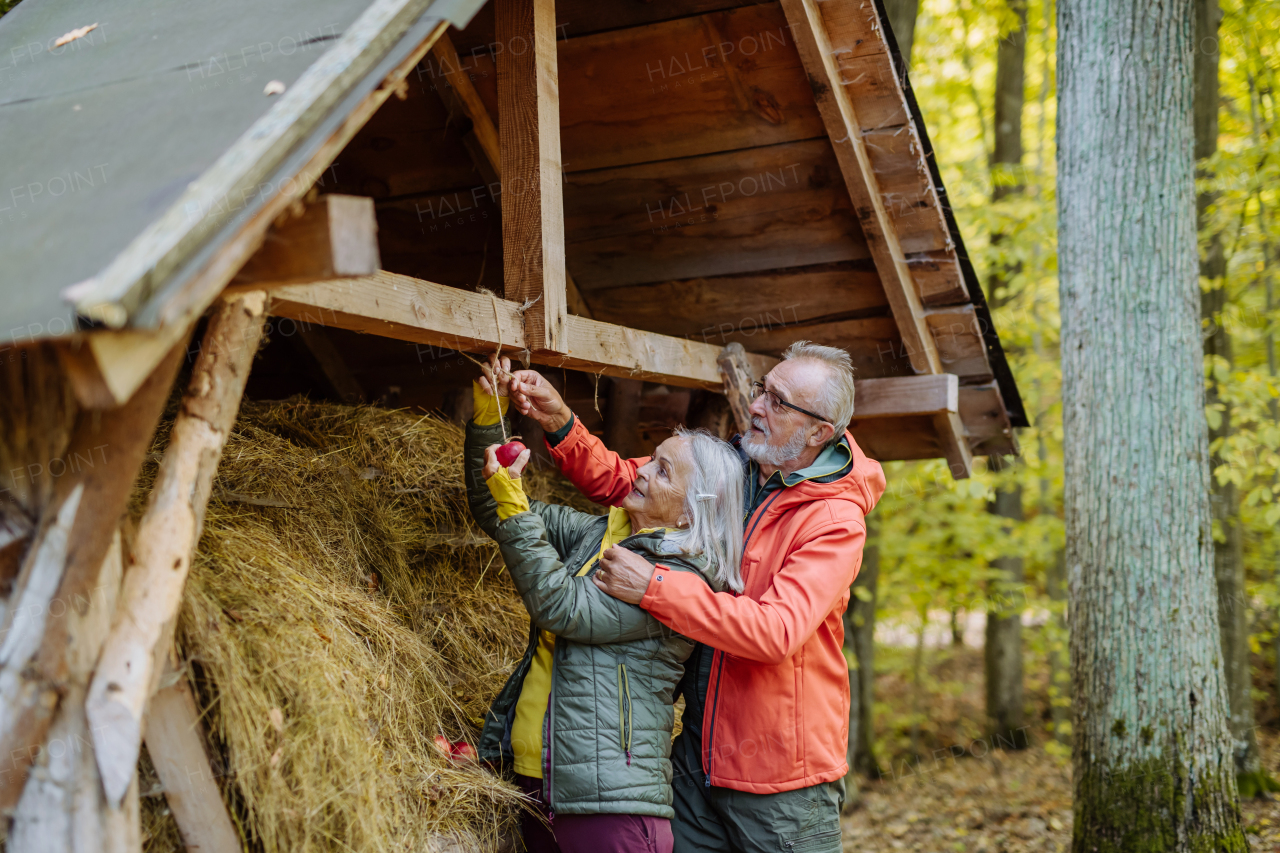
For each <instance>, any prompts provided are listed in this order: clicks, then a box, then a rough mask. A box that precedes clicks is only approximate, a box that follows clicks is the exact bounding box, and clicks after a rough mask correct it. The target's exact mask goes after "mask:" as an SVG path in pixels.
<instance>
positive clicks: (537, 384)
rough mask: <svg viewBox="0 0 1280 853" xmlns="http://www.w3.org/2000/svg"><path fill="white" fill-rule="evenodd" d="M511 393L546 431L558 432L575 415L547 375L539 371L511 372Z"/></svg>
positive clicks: (518, 405) (514, 402)
mask: <svg viewBox="0 0 1280 853" xmlns="http://www.w3.org/2000/svg"><path fill="white" fill-rule="evenodd" d="M509 375H510V380H509V381H508V384H507V396H508V397H510V398H511V403H512V405H514V406H515V407H516V410H517V411H519V412H520V414H522V415H528V416H529V417H531V418H533V420H534V421H536V422H537V424H538V426H540V427H542V429H543V430H544V431H546V432H555V431H556V430H558V429H561V428H563V427H564V425H565V424H567V423H569V421H570V420H571V419H572V418H573V412H572V411H571V410H570V409H569V407H568V406H567V405H565V402H564V398H563V397H561V396H560V392H559V391H557V390H556V389H555V386H554V385H552V384H551V383H550V382H548V381H547V378H546V377H545V376H543V375H542V374H541V373H539V372H538V371H536V370H517V371H516V372H514V373H511V374H509Z"/></svg>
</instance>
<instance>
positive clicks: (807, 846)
mask: <svg viewBox="0 0 1280 853" xmlns="http://www.w3.org/2000/svg"><path fill="white" fill-rule="evenodd" d="M782 850H783V851H784V853H840V851H841V850H842V847H841V843H840V830H839V828H836V829H828V830H825V831H823V832H814V833H811V834H809V835H802V836H800V837H799V838H794V839H791V840H788V841H784V842H782Z"/></svg>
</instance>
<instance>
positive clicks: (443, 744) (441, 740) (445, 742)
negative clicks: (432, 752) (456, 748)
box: [433, 735, 453, 755]
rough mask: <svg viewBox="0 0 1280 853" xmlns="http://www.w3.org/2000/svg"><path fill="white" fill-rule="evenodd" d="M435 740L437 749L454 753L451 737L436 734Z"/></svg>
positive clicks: (448, 753) (450, 753)
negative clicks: (450, 741)
mask: <svg viewBox="0 0 1280 853" xmlns="http://www.w3.org/2000/svg"><path fill="white" fill-rule="evenodd" d="M433 740H434V741H435V744H436V749H438V750H440V751H441V752H443V753H444V754H445V755H453V745H452V744H450V743H449V739H448V738H447V737H445V736H444V735H436V736H435V737H434V738H433Z"/></svg>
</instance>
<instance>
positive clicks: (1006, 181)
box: [991, 0, 1027, 201]
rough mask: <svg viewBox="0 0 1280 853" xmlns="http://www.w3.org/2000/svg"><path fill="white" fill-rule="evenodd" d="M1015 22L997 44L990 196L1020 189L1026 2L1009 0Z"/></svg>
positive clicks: (1001, 196) (997, 195) (994, 197)
mask: <svg viewBox="0 0 1280 853" xmlns="http://www.w3.org/2000/svg"><path fill="white" fill-rule="evenodd" d="M1009 9H1010V10H1011V11H1012V12H1013V13H1014V14H1015V15H1016V16H1017V18H1018V25H1017V26H1016V27H1014V28H1013V29H1012V30H1010V31H1009V32H1008V33H1006V34H1005V36H1004V38H1002V39H1000V43H999V44H998V45H997V46H996V110H995V112H996V127H995V147H994V148H992V151H991V177H992V192H991V200H992V201H999V200H1000V199H1002V198H1004V197H1005V196H1007V195H1011V194H1013V193H1018V192H1021V191H1022V175H1021V174H1020V172H1021V169H1022V107H1023V104H1024V103H1025V102H1026V88H1027V74H1026V61H1027V4H1026V0H1009Z"/></svg>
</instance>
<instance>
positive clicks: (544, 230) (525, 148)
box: [495, 0, 568, 352]
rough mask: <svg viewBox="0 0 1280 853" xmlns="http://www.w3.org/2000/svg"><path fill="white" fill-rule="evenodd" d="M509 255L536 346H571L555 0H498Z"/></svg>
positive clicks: (513, 291) (510, 274)
mask: <svg viewBox="0 0 1280 853" xmlns="http://www.w3.org/2000/svg"><path fill="white" fill-rule="evenodd" d="M496 3H497V5H496V7H495V14H496V16H497V39H498V43H499V44H501V45H504V46H505V47H504V49H503V50H502V51H501V52H500V53H499V54H498V131H499V139H500V142H501V147H502V154H501V156H502V167H501V169H500V170H499V172H500V174H501V177H502V259H503V260H502V262H503V280H504V281H505V283H506V294H505V295H506V298H507V299H510V300H511V301H513V302H518V303H520V304H522V305H526V304H527V305H528V306H529V307H528V308H527V309H526V311H525V337H526V343H527V345H528V347H529V349H531V350H533V351H535V352H538V351H551V352H567V351H568V349H567V340H568V335H567V330H566V329H565V316H566V313H567V311H566V296H565V260H564V188H563V178H562V175H561V162H560V88H559V87H560V83H559V72H558V69H557V60H556V14H555V2H554V0H496Z"/></svg>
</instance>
